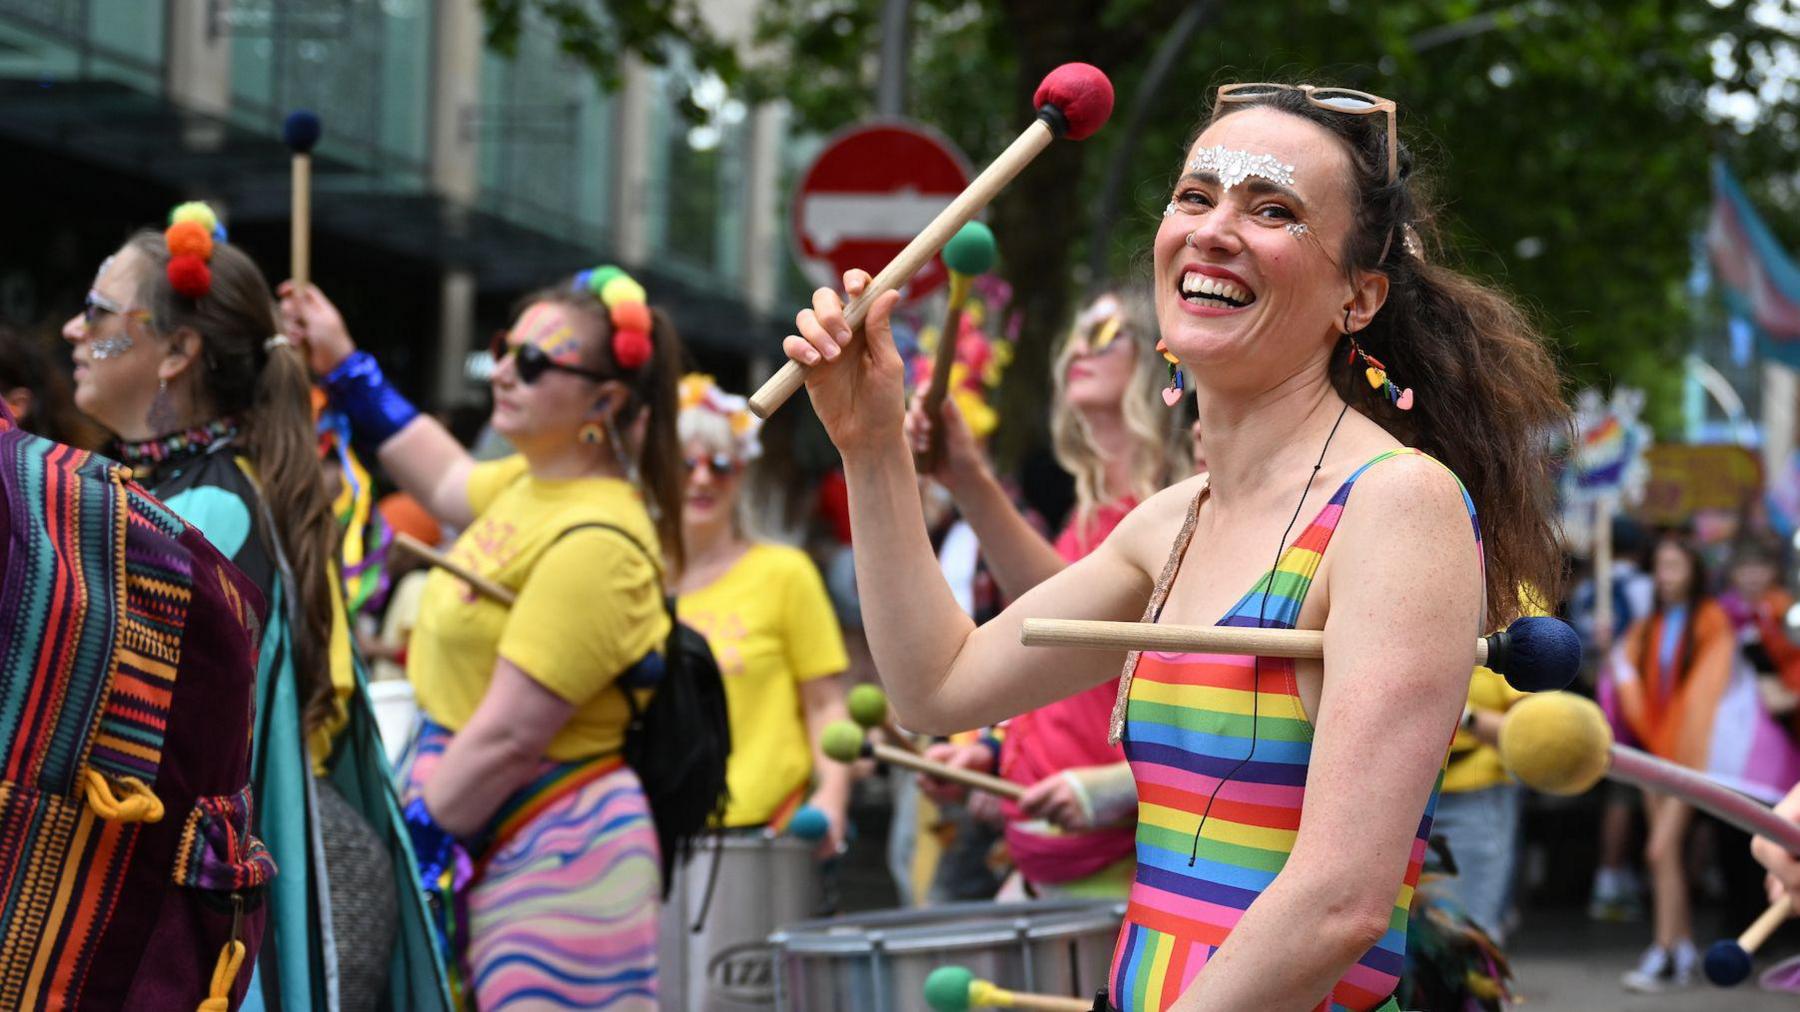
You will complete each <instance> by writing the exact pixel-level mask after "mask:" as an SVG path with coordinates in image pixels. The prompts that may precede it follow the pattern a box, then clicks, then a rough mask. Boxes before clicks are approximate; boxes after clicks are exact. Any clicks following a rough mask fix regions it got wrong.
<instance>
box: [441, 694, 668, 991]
mask: <svg viewBox="0 0 1800 1012" xmlns="http://www.w3.org/2000/svg"><path fill="white" fill-rule="evenodd" d="M448 741H449V734H448V733H447V732H445V731H444V730H443V729H442V728H438V727H433V726H430V725H428V726H427V727H426V729H425V730H424V732H423V733H422V734H421V737H420V741H419V744H418V751H417V753H416V755H415V758H414V760H413V763H412V767H411V769H410V771H409V772H408V776H407V784H406V795H407V796H408V797H409V798H410V797H411V796H413V795H414V794H416V793H418V791H419V790H420V789H421V785H422V784H424V782H425V781H426V780H428V779H430V776H431V771H432V770H433V769H435V768H436V766H437V763H438V760H439V759H441V758H442V756H443V749H444V745H445V744H447V743H448ZM492 825H493V832H492V837H493V839H492V842H491V843H489V844H488V845H487V846H486V847H484V848H483V849H482V853H481V856H480V858H479V865H478V868H477V873H476V878H475V881H474V883H473V884H472V885H471V886H470V887H469V892H468V896H467V900H468V917H469V944H468V948H467V952H466V960H467V963H466V965H465V966H464V967H463V974H464V977H463V979H464V980H465V981H467V982H468V985H469V989H470V991H471V992H472V993H473V995H474V998H475V1004H476V1007H477V1008H479V1009H480V1010H481V1012H497V1010H502V1009H504V1010H508V1012H524V1010H527V1009H571V1008H579V1009H606V1010H612V1012H648V1010H653V1009H655V1008H656V1007H657V1001H656V995H657V979H656V943H657V926H658V921H659V914H660V910H659V908H660V896H661V875H660V867H661V865H660V862H659V860H658V856H657V844H656V829H655V826H654V825H653V824H652V822H651V820H650V809H649V806H648V805H647V803H646V802H645V800H644V791H643V787H642V786H641V785H640V784H639V783H638V779H637V774H635V773H633V772H632V771H631V768H630V767H628V766H626V765H624V763H623V762H621V761H620V760H619V759H617V758H616V757H614V758H607V759H601V760H593V761H589V762H586V763H551V762H545V763H543V764H542V765H540V766H539V769H538V775H537V777H536V778H535V779H534V780H533V781H532V783H531V784H528V785H527V786H526V787H524V788H522V789H521V790H520V791H518V792H517V793H515V794H514V795H513V796H512V797H511V798H509V799H508V800H507V802H506V804H505V805H504V806H502V808H501V810H500V812H499V813H498V814H497V815H496V816H495V818H494V820H493V824H492Z"/></svg>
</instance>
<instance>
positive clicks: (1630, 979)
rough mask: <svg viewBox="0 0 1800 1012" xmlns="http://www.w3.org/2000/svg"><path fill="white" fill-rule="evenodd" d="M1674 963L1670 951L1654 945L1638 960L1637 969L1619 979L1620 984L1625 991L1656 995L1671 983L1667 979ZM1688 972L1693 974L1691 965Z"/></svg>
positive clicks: (1629, 971) (1628, 971) (1627, 972)
mask: <svg viewBox="0 0 1800 1012" xmlns="http://www.w3.org/2000/svg"><path fill="white" fill-rule="evenodd" d="M1674 963H1675V960H1674V958H1673V957H1672V956H1670V954H1669V950H1667V949H1665V948H1663V947H1662V946H1660V945H1652V946H1650V947H1649V948H1648V949H1645V950H1644V954H1643V956H1641V957H1639V958H1638V965H1637V966H1636V968H1634V969H1631V970H1627V971H1625V974H1624V975H1623V976H1621V977H1620V978H1619V984H1620V985H1621V986H1623V987H1624V988H1625V990H1627V991H1636V992H1638V993H1639V994H1655V993H1657V992H1659V991H1663V990H1666V989H1667V988H1668V986H1669V982H1668V981H1667V980H1666V979H1665V978H1667V977H1668V976H1669V975H1670V973H1671V971H1672V970H1673V969H1674ZM1688 972H1689V973H1690V975H1691V974H1692V972H1693V966H1692V965H1691V964H1690V965H1689V967H1688Z"/></svg>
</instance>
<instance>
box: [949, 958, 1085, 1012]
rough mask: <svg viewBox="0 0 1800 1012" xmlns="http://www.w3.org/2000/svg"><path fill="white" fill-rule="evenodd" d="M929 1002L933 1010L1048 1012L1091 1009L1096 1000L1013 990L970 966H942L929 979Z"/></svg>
mask: <svg viewBox="0 0 1800 1012" xmlns="http://www.w3.org/2000/svg"><path fill="white" fill-rule="evenodd" d="M925 1003H926V1004H927V1005H930V1006H931V1008H932V1009H933V1012H967V1010H968V1009H972V1008H1023V1009H1040V1010H1045V1012H1091V1010H1092V1009H1093V1007H1094V1003H1093V1002H1090V1001H1084V1000H1082V999H1080V998H1064V997H1062V996H1061V995H1054V994H1032V993H1031V992H1029V991H1011V990H1008V989H1006V988H1004V987H1001V986H1000V985H998V984H996V983H994V982H993V981H991V980H982V979H981V978H980V977H977V976H975V974H974V973H972V972H971V971H970V970H969V969H968V968H967V967H962V966H940V967H938V968H937V969H935V970H933V971H931V974H930V975H929V976H927V977H926V978H925Z"/></svg>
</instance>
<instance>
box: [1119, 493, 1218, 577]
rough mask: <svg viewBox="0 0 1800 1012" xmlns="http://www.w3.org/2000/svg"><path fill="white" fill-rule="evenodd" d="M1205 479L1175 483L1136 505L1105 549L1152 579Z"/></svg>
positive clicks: (1159, 568) (1159, 569)
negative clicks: (1116, 554) (1118, 555)
mask: <svg viewBox="0 0 1800 1012" xmlns="http://www.w3.org/2000/svg"><path fill="white" fill-rule="evenodd" d="M1206 481H1207V476H1206V475H1204V474H1198V475H1195V476H1193V477H1192V478H1187V479H1185V480H1182V481H1179V482H1176V483H1175V484H1173V485H1170V486H1169V487H1168V488H1165V489H1163V490H1162V491H1161V492H1158V493H1156V494H1155V495H1153V496H1151V497H1150V498H1148V499H1146V500H1144V501H1143V502H1141V503H1139V504H1138V505H1137V507H1136V508H1135V509H1133V510H1132V511H1131V513H1130V514H1128V515H1127V516H1126V517H1125V519H1124V520H1122V521H1120V522H1119V526H1118V528H1117V529H1115V530H1114V531H1113V533H1112V536H1111V537H1109V538H1107V539H1106V544H1105V546H1104V547H1106V548H1107V549H1108V550H1110V551H1113V552H1116V553H1119V554H1120V556H1121V557H1122V558H1124V559H1125V560H1126V561H1128V562H1130V563H1131V564H1132V565H1134V566H1136V567H1137V568H1139V569H1141V570H1143V571H1144V572H1145V573H1148V574H1150V576H1151V577H1152V578H1154V577H1155V576H1156V574H1157V573H1158V572H1160V571H1161V569H1162V564H1163V560H1164V559H1165V558H1167V557H1168V554H1169V549H1170V547H1171V546H1173V545H1174V543H1175V536H1176V535H1177V534H1179V533H1180V532H1181V525H1182V522H1183V521H1185V520H1186V519H1187V514H1188V510H1189V508H1190V507H1192V506H1193V503H1194V499H1195V497H1196V496H1198V495H1199V494H1200V492H1201V490H1202V489H1204V488H1205V487H1206Z"/></svg>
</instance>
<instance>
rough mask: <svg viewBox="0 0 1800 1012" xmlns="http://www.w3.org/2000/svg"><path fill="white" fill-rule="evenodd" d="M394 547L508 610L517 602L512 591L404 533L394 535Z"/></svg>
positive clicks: (515, 595) (516, 597) (516, 596)
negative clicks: (414, 556)
mask: <svg viewBox="0 0 1800 1012" xmlns="http://www.w3.org/2000/svg"><path fill="white" fill-rule="evenodd" d="M394 547H395V548H398V549H400V550H401V551H403V552H407V553H409V554H411V555H416V556H418V557H419V558H421V559H423V560H425V561H426V562H427V563H430V564H431V565H432V566H435V567H437V568H438V569H441V570H443V571H444V572H446V573H449V574H450V575H451V576H454V577H456V578H457V579H459V580H461V581H462V582H464V583H466V584H468V585H469V586H471V587H473V588H475V592H476V593H478V594H481V595H482V596H484V597H488V598H492V599H493V600H495V601H498V602H500V603H501V604H503V605H506V606H507V607H508V608H510V607H512V604H513V602H514V601H516V600H518V595H517V594H514V593H513V592H512V591H510V590H507V589H506V588H505V587H502V586H500V585H499V584H497V583H495V582H494V581H492V580H490V579H488V578H487V577H485V576H481V575H480V574H478V573H475V572H473V571H471V570H470V569H469V568H468V567H466V566H464V565H463V564H462V563H460V562H456V561H454V560H452V559H451V558H450V557H449V556H448V555H445V554H444V553H443V552H440V551H438V550H437V549H435V548H433V547H431V546H430V545H428V544H426V543H425V542H423V541H420V540H419V539H418V538H415V537H413V536H412V535H411V534H408V533H406V532H405V531H401V532H400V533H398V534H396V535H394Z"/></svg>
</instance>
